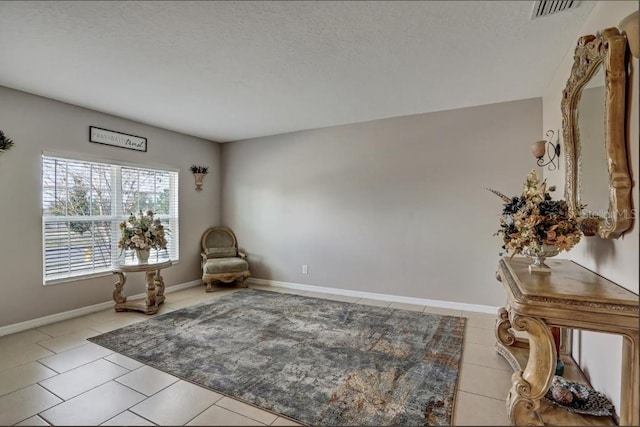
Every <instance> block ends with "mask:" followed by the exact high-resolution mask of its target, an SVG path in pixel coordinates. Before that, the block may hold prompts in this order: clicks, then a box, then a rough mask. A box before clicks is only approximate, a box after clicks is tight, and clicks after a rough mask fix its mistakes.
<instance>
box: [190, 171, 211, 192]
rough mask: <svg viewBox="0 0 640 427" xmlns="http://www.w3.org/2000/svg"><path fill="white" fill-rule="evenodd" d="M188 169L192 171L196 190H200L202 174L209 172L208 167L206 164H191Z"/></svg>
mask: <svg viewBox="0 0 640 427" xmlns="http://www.w3.org/2000/svg"><path fill="white" fill-rule="evenodd" d="M189 169H191V172H193V177H194V178H195V180H196V190H197V191H202V184H203V180H204V176H205V175H206V174H208V173H209V168H208V167H207V166H196V165H192V166H191V167H190V168H189Z"/></svg>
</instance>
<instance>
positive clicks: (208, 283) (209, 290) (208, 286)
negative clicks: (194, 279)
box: [205, 279, 213, 292]
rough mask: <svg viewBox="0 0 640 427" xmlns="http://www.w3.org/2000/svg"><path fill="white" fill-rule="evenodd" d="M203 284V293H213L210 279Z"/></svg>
mask: <svg viewBox="0 0 640 427" xmlns="http://www.w3.org/2000/svg"><path fill="white" fill-rule="evenodd" d="M205 283H206V284H207V289H205V291H206V292H213V289H212V288H211V279H207V280H205Z"/></svg>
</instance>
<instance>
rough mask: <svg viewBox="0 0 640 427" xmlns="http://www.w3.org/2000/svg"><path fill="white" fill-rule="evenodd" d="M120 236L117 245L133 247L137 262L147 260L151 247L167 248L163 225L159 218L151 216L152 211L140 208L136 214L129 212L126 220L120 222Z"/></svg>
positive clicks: (145, 261)
mask: <svg viewBox="0 0 640 427" xmlns="http://www.w3.org/2000/svg"><path fill="white" fill-rule="evenodd" d="M120 230H121V231H122V237H120V240H119V241H118V247H119V248H121V249H122V250H123V251H124V250H125V249H135V251H136V256H137V257H138V262H139V263H147V262H148V261H149V252H150V251H151V249H167V239H166V238H165V235H164V233H165V231H164V226H163V225H162V223H161V222H160V220H159V219H154V218H153V212H152V211H147V212H146V213H143V212H142V210H141V211H140V212H139V213H138V214H137V215H134V214H131V215H130V216H129V218H128V219H127V220H126V221H123V222H121V223H120Z"/></svg>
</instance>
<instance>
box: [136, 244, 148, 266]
mask: <svg viewBox="0 0 640 427" xmlns="http://www.w3.org/2000/svg"><path fill="white" fill-rule="evenodd" d="M150 252H151V249H149V248H147V249H137V248H136V257H137V258H138V264H147V263H148V262H149V253H150Z"/></svg>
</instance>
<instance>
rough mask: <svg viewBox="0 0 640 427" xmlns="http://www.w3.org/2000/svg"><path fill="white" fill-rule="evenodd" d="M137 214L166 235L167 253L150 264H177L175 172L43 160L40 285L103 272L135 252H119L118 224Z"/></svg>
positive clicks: (154, 255) (153, 256) (153, 253)
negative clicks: (148, 214) (146, 215)
mask: <svg viewBox="0 0 640 427" xmlns="http://www.w3.org/2000/svg"><path fill="white" fill-rule="evenodd" d="M139 210H143V211H147V210H151V211H153V212H154V214H155V217H156V218H158V219H160V220H161V221H162V223H163V225H164V226H165V230H167V241H168V244H167V250H158V251H156V250H152V251H151V256H150V257H149V260H166V259H171V260H174V261H177V260H178V173H177V172H173V171H167V170H158V169H147V168H140V167H131V166H123V165H115V164H107V163H97V162H87V161H82V160H72V159H66V158H60V157H50V156H43V157H42V235H43V252H44V266H43V270H44V283H45V284H47V283H52V282H57V281H63V280H64V279H68V278H72V277H79V276H86V275H91V274H95V273H103V272H108V271H110V270H111V264H112V261H115V260H116V259H118V258H124V257H130V258H131V259H133V251H124V252H123V251H122V250H121V249H120V248H118V240H119V239H120V230H119V227H118V226H119V224H120V223H121V222H122V221H125V220H126V219H127V217H128V216H129V215H130V214H131V213H136V212H138V211H139Z"/></svg>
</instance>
